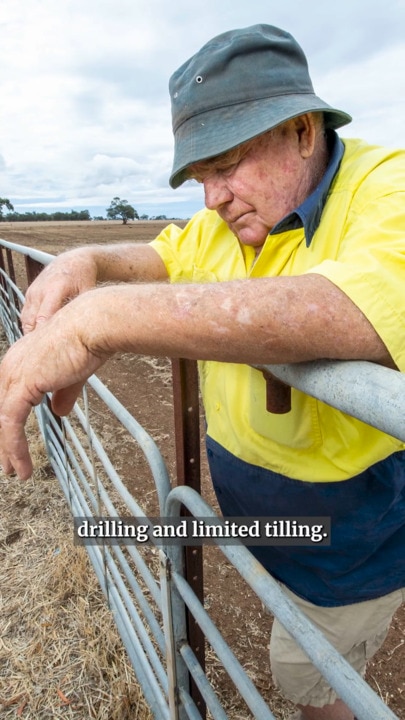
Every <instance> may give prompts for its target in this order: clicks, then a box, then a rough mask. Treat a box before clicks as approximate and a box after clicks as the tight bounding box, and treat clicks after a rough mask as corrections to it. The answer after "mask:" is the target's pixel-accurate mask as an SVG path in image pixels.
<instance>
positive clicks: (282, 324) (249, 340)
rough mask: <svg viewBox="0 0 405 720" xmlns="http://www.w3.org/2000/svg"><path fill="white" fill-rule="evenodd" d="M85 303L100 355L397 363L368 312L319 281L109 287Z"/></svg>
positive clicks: (89, 334) (89, 339) (88, 337)
mask: <svg viewBox="0 0 405 720" xmlns="http://www.w3.org/2000/svg"><path fill="white" fill-rule="evenodd" d="M82 302H83V308H84V307H85V306H87V308H88V312H89V315H88V323H87V324H86V327H84V328H83V330H84V333H85V335H84V341H85V342H86V344H87V343H89V348H90V349H91V350H92V351H95V352H99V353H108V354H109V353H113V352H117V351H124V352H128V351H133V352H137V353H145V354H154V355H168V356H172V357H179V356H183V357H189V358H195V359H211V360H218V361H227V362H242V363H252V364H255V363H284V362H300V361H306V360H313V359H318V358H335V359H365V360H370V361H374V362H379V363H381V364H387V365H392V360H391V358H390V356H389V354H388V352H387V350H386V348H385V346H384V344H383V343H382V341H381V339H380V338H379V336H378V335H377V333H376V332H375V330H374V329H373V327H372V326H371V325H370V323H369V322H368V320H367V319H366V318H365V317H364V315H363V314H362V313H361V312H360V310H359V309H358V308H357V307H356V306H355V305H354V304H353V303H352V302H351V301H350V300H349V298H347V297H346V296H345V295H344V294H343V293H342V292H341V291H340V290H339V289H338V288H336V287H335V286H334V285H333V284H332V283H330V282H329V281H328V280H326V279H325V278H323V277H321V276H317V275H313V276H310V275H307V276H302V277H298V278H265V279H259V280H242V281H231V282H228V283H214V284H210V285H193V284H190V285H166V284H163V285H162V284H158V285H149V284H145V285H139V286H137V285H134V286H129V287H126V286H118V287H109V288H102V289H100V290H98V291H97V298H95V297H94V296H92V294H86V296H83V298H82ZM92 306H93V307H94V313H93V311H91V310H90V308H91V307H92ZM81 312H82V311H81ZM91 318H93V320H91ZM348 327H349V328H350V333H348V331H347V329H348Z"/></svg>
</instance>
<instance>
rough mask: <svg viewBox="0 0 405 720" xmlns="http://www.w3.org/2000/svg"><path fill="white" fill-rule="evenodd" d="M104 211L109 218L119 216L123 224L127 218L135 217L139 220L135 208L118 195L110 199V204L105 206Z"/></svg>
mask: <svg viewBox="0 0 405 720" xmlns="http://www.w3.org/2000/svg"><path fill="white" fill-rule="evenodd" d="M106 212H107V217H108V219H109V220H116V219H117V218H119V217H120V218H122V222H123V223H124V225H126V224H127V222H128V220H135V218H136V219H137V220H139V215H138V213H137V212H136V210H135V208H134V207H133V206H132V205H130V204H129V202H128V201H127V200H121V198H119V197H115V198H113V199H112V200H111V205H110V207H108V208H106Z"/></svg>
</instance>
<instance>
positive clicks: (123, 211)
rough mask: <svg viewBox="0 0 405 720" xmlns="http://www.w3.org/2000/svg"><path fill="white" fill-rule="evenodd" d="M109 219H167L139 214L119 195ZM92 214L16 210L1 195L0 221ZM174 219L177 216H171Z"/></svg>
mask: <svg viewBox="0 0 405 720" xmlns="http://www.w3.org/2000/svg"><path fill="white" fill-rule="evenodd" d="M4 209H6V210H8V213H7V215H4ZM106 213H107V219H108V220H116V219H117V218H120V219H121V220H122V222H123V223H124V225H126V224H127V222H128V220H167V217H166V215H154V216H152V217H149V215H138V212H137V211H136V210H135V208H134V207H133V205H131V204H130V203H129V202H128V201H127V200H121V198H119V197H115V198H113V199H112V200H111V204H110V206H109V207H108V208H106ZM91 219H92V218H91V215H90V213H89V211H88V210H70V212H63V211H61V210H58V211H57V212H52V213H46V212H37V211H35V210H34V211H30V212H23V213H19V212H15V210H14V206H13V205H12V203H11V202H10V200H9V199H8V198H1V197H0V221H1V220H7V222H36V221H37V222H44V221H48V220H53V221H57V222H65V221H67V220H73V221H78V220H91ZM93 219H94V220H105V218H104V217H103V216H97V217H94V218H93ZM171 219H172V220H174V219H175V218H171Z"/></svg>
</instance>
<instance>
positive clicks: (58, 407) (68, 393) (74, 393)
mask: <svg viewBox="0 0 405 720" xmlns="http://www.w3.org/2000/svg"><path fill="white" fill-rule="evenodd" d="M83 385H84V382H79V383H75V384H74V385H70V387H67V388H63V389H62V390H56V391H55V392H54V393H53V395H52V410H53V412H54V413H55V415H59V416H60V417H63V416H64V415H68V414H69V413H70V411H71V410H72V409H73V405H74V404H75V402H76V400H77V398H78V396H79V395H80V393H81V391H82V389H83Z"/></svg>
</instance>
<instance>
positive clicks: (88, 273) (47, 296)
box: [21, 250, 97, 334]
mask: <svg viewBox="0 0 405 720" xmlns="http://www.w3.org/2000/svg"><path fill="white" fill-rule="evenodd" d="M96 283H97V265H96V263H95V262H94V260H93V259H92V258H91V256H90V255H89V254H88V253H86V252H82V251H81V250H71V251H69V252H66V253H63V254H62V255H59V256H58V257H56V258H55V259H54V260H53V261H52V262H51V263H50V264H49V265H47V266H46V267H45V268H44V270H43V271H42V272H41V273H40V274H39V275H38V277H37V278H36V280H35V281H34V282H33V283H32V285H30V287H29V288H28V290H27V292H26V296H25V304H24V307H23V310H22V313H21V324H22V329H23V332H24V334H26V333H29V332H31V331H32V330H35V328H36V327H37V326H38V325H40V324H42V323H44V322H45V321H46V320H49V318H50V317H52V315H54V314H55V313H56V312H57V310H59V309H60V308H61V307H63V305H65V304H66V303H67V302H69V300H72V299H73V298H74V297H76V296H77V295H80V294H81V293H83V292H85V291H86V290H90V289H91V288H94V287H95V285H96Z"/></svg>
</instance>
